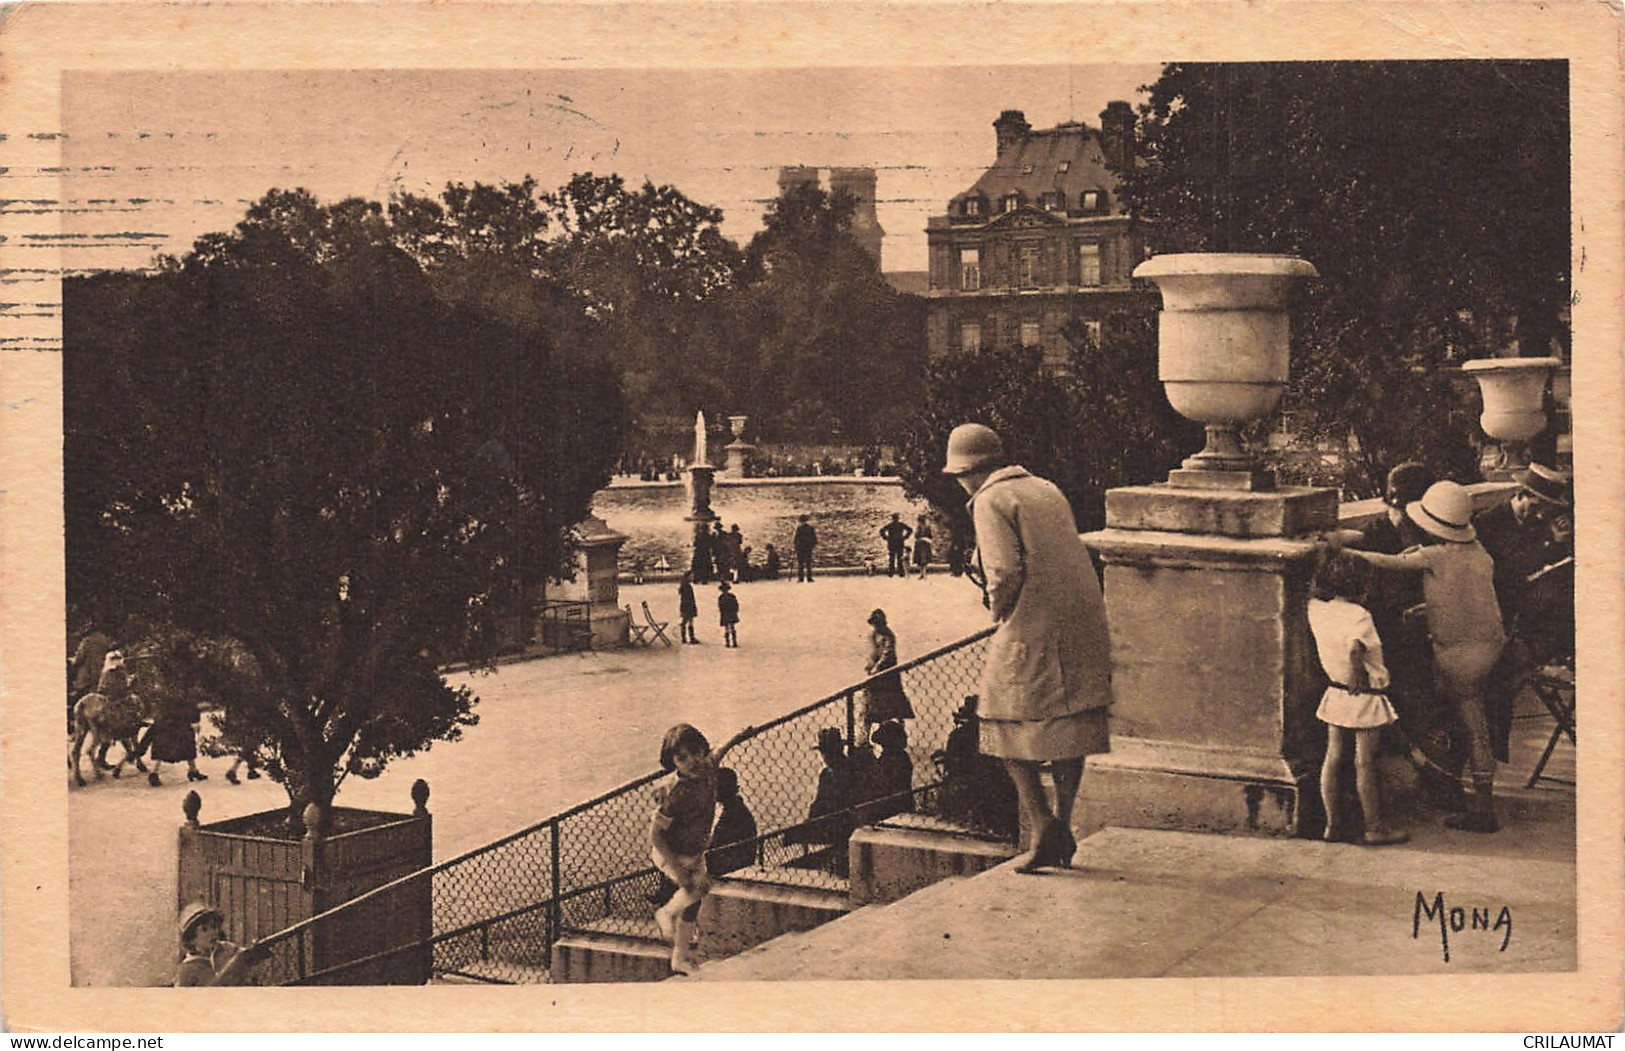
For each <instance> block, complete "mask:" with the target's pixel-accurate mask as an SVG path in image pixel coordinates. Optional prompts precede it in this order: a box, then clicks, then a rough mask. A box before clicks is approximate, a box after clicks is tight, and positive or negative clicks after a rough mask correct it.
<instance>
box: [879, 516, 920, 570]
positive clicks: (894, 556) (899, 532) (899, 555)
mask: <svg viewBox="0 0 1625 1051" xmlns="http://www.w3.org/2000/svg"><path fill="white" fill-rule="evenodd" d="M913 535H914V530H913V528H911V527H910V526H907V525H905V524H904V523H903V516H902V515H900V514H898V513H897V512H896V511H893V512H892V516H891V521H890V522H887V523H886V524H885V525H883V526H881V527H880V538H881V539H882V540H884V541H885V542H886V575H887V576H888V577H906V576H908V558H907V548H906V547H905V546H904V545H906V544H907V543H908V538H909V537H911V536H913Z"/></svg>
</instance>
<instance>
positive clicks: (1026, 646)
mask: <svg viewBox="0 0 1625 1051" xmlns="http://www.w3.org/2000/svg"><path fill="white" fill-rule="evenodd" d="M943 473H944V474H946V475H949V476H951V477H953V478H956V479H957V480H958V482H959V485H960V487H961V488H963V489H964V491H965V492H966V493H967V494H968V495H969V497H970V501H969V510H970V513H971V518H972V521H973V522H974V525H975V529H976V548H977V557H976V562H977V568H978V569H979V575H980V578H981V579H982V580H983V581H985V585H984V586H985V588H986V600H987V605H988V609H989V610H990V611H991V613H992V616H993V621H994V623H995V624H996V625H997V626H998V627H997V630H996V631H995V632H994V634H993V637H992V640H991V641H990V643H989V646H988V653H987V660H986V664H985V668H984V672H983V678H982V688H981V694H980V696H981V703H980V713H979V714H980V723H981V749H982V751H983V752H985V753H987V754H989V755H993V756H997V757H999V758H1000V759H1002V760H1003V761H1004V764H1005V768H1006V770H1007V771H1008V772H1009V775H1010V779H1011V780H1012V781H1014V782H1015V785H1016V791H1017V793H1018V795H1019V797H1020V800H1021V805H1022V807H1023V808H1024V810H1025V811H1026V814H1027V817H1028V821H1029V823H1030V827H1031V828H1032V832H1033V837H1034V840H1033V849H1032V851H1031V853H1030V854H1029V856H1028V857H1027V859H1026V861H1024V862H1023V863H1022V864H1021V865H1020V866H1019V867H1018V868H1017V871H1018V872H1023V873H1034V872H1037V871H1039V870H1040V869H1042V868H1044V867H1046V866H1053V865H1061V866H1066V865H1070V864H1071V860H1072V855H1073V853H1074V852H1075V851H1076V849H1077V844H1076V843H1075V841H1074V838H1073V834H1072V811H1073V806H1074V804H1075V803H1076V799H1077V794H1078V789H1079V787H1080V786H1081V785H1082V782H1083V763H1084V757H1085V756H1088V755H1095V754H1099V753H1102V752H1107V751H1110V750H1111V744H1110V739H1109V737H1108V733H1107V724H1106V709H1107V706H1108V705H1109V704H1110V703H1111V653H1110V649H1109V641H1108V638H1107V632H1106V609H1105V604H1104V602H1103V601H1102V600H1101V595H1100V582H1099V581H1098V580H1097V579H1096V577H1095V573H1094V568H1093V566H1092V564H1091V562H1090V560H1089V552H1088V550H1087V549H1086V548H1085V547H1084V546H1083V541H1081V540H1080V539H1079V538H1078V527H1077V522H1076V520H1075V519H1074V518H1073V515H1072V508H1071V505H1070V504H1068V503H1067V499H1066V496H1065V495H1064V494H1063V493H1062V492H1061V490H1060V489H1058V488H1057V487H1056V486H1055V485H1054V484H1053V483H1051V482H1048V481H1046V480H1044V479H1042V478H1039V477H1037V476H1036V475H1034V474H1032V473H1031V472H1029V471H1028V470H1027V469H1026V468H1024V467H1021V466H1018V465H1015V464H1011V463H1009V462H1008V461H1007V460H1006V459H1005V455H1004V445H1003V443H1002V442H1001V441H1000V440H999V436H998V435H997V434H995V433H994V432H993V431H992V430H991V429H990V428H988V427H985V426H983V425H981V424H976V423H967V424H961V425H960V426H958V427H955V428H954V430H953V432H952V433H951V434H950V435H949V436H948V449H947V456H946V462H945V464H944V467H943ZM1044 763H1048V764H1049V765H1050V771H1051V776H1052V777H1053V779H1054V782H1055V804H1054V807H1053V809H1052V808H1051V805H1050V801H1049V798H1048V796H1047V795H1046V794H1045V791H1044V784H1043V780H1042V777H1041V768H1042V765H1043V764H1044Z"/></svg>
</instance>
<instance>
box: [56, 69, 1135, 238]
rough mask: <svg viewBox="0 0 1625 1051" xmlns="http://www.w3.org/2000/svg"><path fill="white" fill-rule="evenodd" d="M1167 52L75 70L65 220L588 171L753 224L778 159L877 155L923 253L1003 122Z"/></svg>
mask: <svg viewBox="0 0 1625 1051" xmlns="http://www.w3.org/2000/svg"><path fill="white" fill-rule="evenodd" d="M1157 73H1158V67H1157V66H1155V65H1144V64H1141V65H1134V66H1127V65H1125V66H1105V65H1087V66H1084V65H1079V66H1032V67H1010V66H1004V67H992V66H987V67H932V68H925V69H908V68H885V69H874V68H871V69H805V70H794V69H792V70H784V69H776V70H704V71H695V70H626V69H585V70H558V69H551V70H495V71H481V70H419V71H414V70H332V71H296V72H283V71H241V72H227V73H220V72H116V73H104V72H97V73H77V72H76V73H70V74H67V75H65V77H64V84H63V105H62V121H63V124H62V126H63V130H64V131H65V132H66V134H67V138H66V140H65V141H64V142H63V163H64V165H65V166H66V167H67V168H68V169H69V170H68V172H67V173H65V177H64V195H65V196H67V197H69V198H72V199H77V200H78V201H79V202H81V207H82V208H83V210H81V211H74V212H71V213H69V214H67V215H65V216H64V217H63V218H64V222H65V228H66V230H67V231H68V232H76V233H85V234H92V235H94V234H106V233H108V232H120V233H157V234H161V235H162V239H159V238H150V237H132V238H130V239H128V241H127V242H120V244H119V245H118V246H117V247H115V246H111V245H109V244H108V243H107V241H106V240H103V241H102V242H101V243H102V250H101V251H99V252H98V253H97V254H98V257H99V259H98V263H99V265H103V266H115V267H132V268H133V267H142V266H146V265H148V263H149V261H150V259H151V256H152V254H153V252H154V251H155V250H156V251H165V252H170V253H175V254H179V253H182V252H184V251H186V250H187V249H188V248H190V246H191V242H192V239H193V238H195V237H196V236H198V235H199V234H202V233H206V232H209V231H213V230H227V229H230V228H231V227H232V225H234V224H235V223H236V222H237V220H238V219H240V218H241V217H242V214H243V211H244V209H245V208H246V206H247V205H248V203H250V202H252V201H254V200H257V199H259V197H260V196H261V195H262V194H263V193H264V192H265V191H266V190H268V189H271V188H273V187H280V188H291V187H294V186H303V187H305V188H307V189H309V190H311V191H312V192H313V193H315V194H316V195H317V196H318V197H319V198H321V199H322V200H323V201H332V200H337V199H339V198H341V197H345V196H352V195H356V196H363V197H367V198H369V199H372V200H382V199H387V198H388V196H389V195H390V194H391V193H393V192H396V191H406V192H412V193H419V194H438V192H439V191H440V190H441V189H442V188H444V186H445V184H446V183H447V182H451V181H463V182H472V181H474V180H480V181H485V182H496V181H517V180H519V179H522V178H523V177H524V176H526V175H534V176H535V177H536V180H537V182H538V183H539V184H540V185H542V186H544V187H551V186H558V185H562V184H563V183H565V182H567V181H568V180H569V178H570V176H571V175H572V174H574V173H576V172H581V171H591V172H594V173H597V174H607V173H610V172H617V173H619V174H621V175H622V176H624V177H625V178H626V179H627V181H628V182H630V183H632V184H633V185H637V184H640V183H641V182H642V181H643V180H644V179H645V178H647V179H650V180H652V181H654V182H655V183H657V184H669V185H672V186H675V187H676V188H678V189H679V190H681V191H682V192H683V193H684V194H686V195H687V196H689V197H690V198H692V199H693V200H695V201H697V202H700V203H703V204H707V205H711V206H714V207H719V208H721V209H722V210H723V212H724V216H725V219H724V223H723V232H724V233H726V234H727V235H728V236H730V237H732V238H734V239H735V240H737V241H739V242H740V243H741V244H742V243H744V242H745V241H747V240H748V239H749V238H750V236H751V235H752V234H753V233H755V232H756V230H758V229H759V228H760V225H761V218H762V213H763V210H764V208H765V206H766V204H767V202H768V201H769V200H771V199H772V198H773V197H774V196H776V194H777V184H776V180H777V174H778V169H779V167H780V166H781V165H785V164H807V165H815V166H830V165H837V166H845V165H851V166H874V167H876V168H878V169H879V188H878V196H879V198H880V200H879V216H880V222H881V225H882V226H883V227H884V228H885V229H886V232H887V237H886V246H885V264H884V265H885V269H887V270H922V269H924V268H925V222H926V218H927V217H928V216H930V215H933V214H939V213H941V212H942V211H943V210H944V208H945V206H946V203H947V201H948V199H949V198H950V197H952V196H953V195H954V194H956V193H959V192H960V191H962V190H963V189H965V187H967V186H969V185H970V184H971V183H972V182H973V181H975V179H976V177H977V176H978V175H979V174H980V173H981V172H982V171H983V170H985V169H986V167H987V165H988V164H990V163H991V162H992V160H993V142H994V139H993V128H992V122H993V120H994V119H995V118H997V116H998V115H999V111H1000V110H1002V109H1021V110H1024V111H1025V112H1026V114H1027V117H1028V119H1029V120H1030V121H1031V122H1032V123H1033V125H1034V126H1035V127H1049V126H1053V125H1054V124H1056V123H1058V122H1060V121H1064V120H1068V119H1077V120H1083V121H1087V122H1089V123H1091V124H1094V123H1098V120H1099V113H1100V110H1101V109H1102V108H1103V107H1104V106H1105V104H1106V102H1107V101H1109V100H1111V99H1117V98H1122V99H1127V100H1130V101H1132V102H1135V103H1136V104H1137V103H1138V101H1139V99H1140V94H1139V90H1138V89H1139V88H1140V86H1142V85H1145V84H1149V83H1150V82H1151V81H1153V80H1155V79H1156V77H1157Z"/></svg>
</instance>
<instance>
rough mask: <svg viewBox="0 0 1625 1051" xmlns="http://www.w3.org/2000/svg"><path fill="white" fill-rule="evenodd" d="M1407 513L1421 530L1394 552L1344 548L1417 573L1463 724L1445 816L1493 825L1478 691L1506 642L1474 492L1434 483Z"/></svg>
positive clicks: (1479, 826) (1437, 670)
mask: <svg viewBox="0 0 1625 1051" xmlns="http://www.w3.org/2000/svg"><path fill="white" fill-rule="evenodd" d="M1405 514H1406V517H1408V518H1409V519H1410V520H1411V521H1412V522H1413V523H1415V525H1416V526H1417V527H1418V528H1419V529H1421V530H1422V532H1423V533H1424V534H1426V537H1427V539H1425V540H1424V542H1423V543H1422V544H1421V545H1420V546H1418V547H1413V548H1411V549H1410V550H1408V551H1404V552H1401V553H1400V554H1397V555H1385V554H1381V553H1378V552H1375V551H1357V550H1352V549H1350V550H1349V551H1348V554H1351V555H1353V556H1355V557H1356V558H1363V559H1365V560H1366V561H1367V562H1370V563H1371V564H1372V565H1374V566H1376V567H1377V568H1379V569H1386V570H1409V571H1412V572H1420V573H1421V574H1422V594H1423V597H1424V599H1425V600H1426V603H1427V622H1428V634H1429V635H1430V636H1431V637H1432V641H1433V668H1434V681H1435V684H1436V686H1437V687H1438V690H1439V693H1440V694H1441V695H1442V696H1443V697H1444V698H1445V699H1446V700H1447V701H1449V702H1451V703H1452V705H1453V706H1454V707H1455V710H1456V714H1457V716H1458V717H1459V718H1460V719H1461V722H1462V725H1463V726H1464V727H1465V728H1466V730H1467V738H1468V743H1469V746H1470V748H1471V759H1470V763H1471V769H1472V782H1471V784H1470V785H1468V786H1465V787H1467V788H1468V790H1469V807H1468V812H1467V813H1465V814H1462V815H1459V816H1456V817H1452V818H1450V819H1449V820H1447V821H1446V822H1445V823H1446V824H1447V825H1449V826H1450V827H1451V828H1455V829H1461V830H1464V831H1467V832H1494V831H1496V830H1497V829H1498V828H1499V827H1500V825H1499V823H1498V822H1497V821H1496V817H1495V795H1494V793H1495V752H1494V748H1493V746H1492V745H1491V742H1490V730H1489V722H1488V719H1487V717H1486V714H1485V706H1484V693H1485V685H1486V683H1487V681H1488V679H1489V674H1490V669H1491V668H1493V667H1494V666H1495V662H1496V659H1497V658H1498V657H1499V656H1500V654H1501V648H1502V647H1503V646H1504V645H1505V644H1506V633H1505V631H1504V629H1503V627H1502V624H1501V609H1500V606H1499V605H1498V604H1497V602H1496V600H1495V566H1494V563H1493V562H1492V561H1491V560H1490V556H1489V553H1488V552H1487V551H1485V550H1484V548H1483V546H1482V545H1481V544H1479V543H1478V540H1477V538H1476V534H1475V533H1474V530H1473V523H1472V517H1473V498H1472V494H1470V493H1468V492H1467V490H1466V489H1464V488H1463V487H1462V486H1460V485H1458V484H1457V483H1455V482H1448V481H1446V482H1435V483H1434V484H1433V485H1431V486H1429V487H1428V490H1427V492H1425V493H1423V494H1422V499H1420V500H1414V501H1412V502H1411V503H1409V504H1406V505H1405Z"/></svg>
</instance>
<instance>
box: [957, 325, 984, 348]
mask: <svg viewBox="0 0 1625 1051" xmlns="http://www.w3.org/2000/svg"><path fill="white" fill-rule="evenodd" d="M959 349H960V350H962V351H964V352H965V353H966V354H974V353H976V352H977V351H979V350H981V349H982V326H981V324H980V323H979V322H976V321H961V322H960V323H959Z"/></svg>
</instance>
